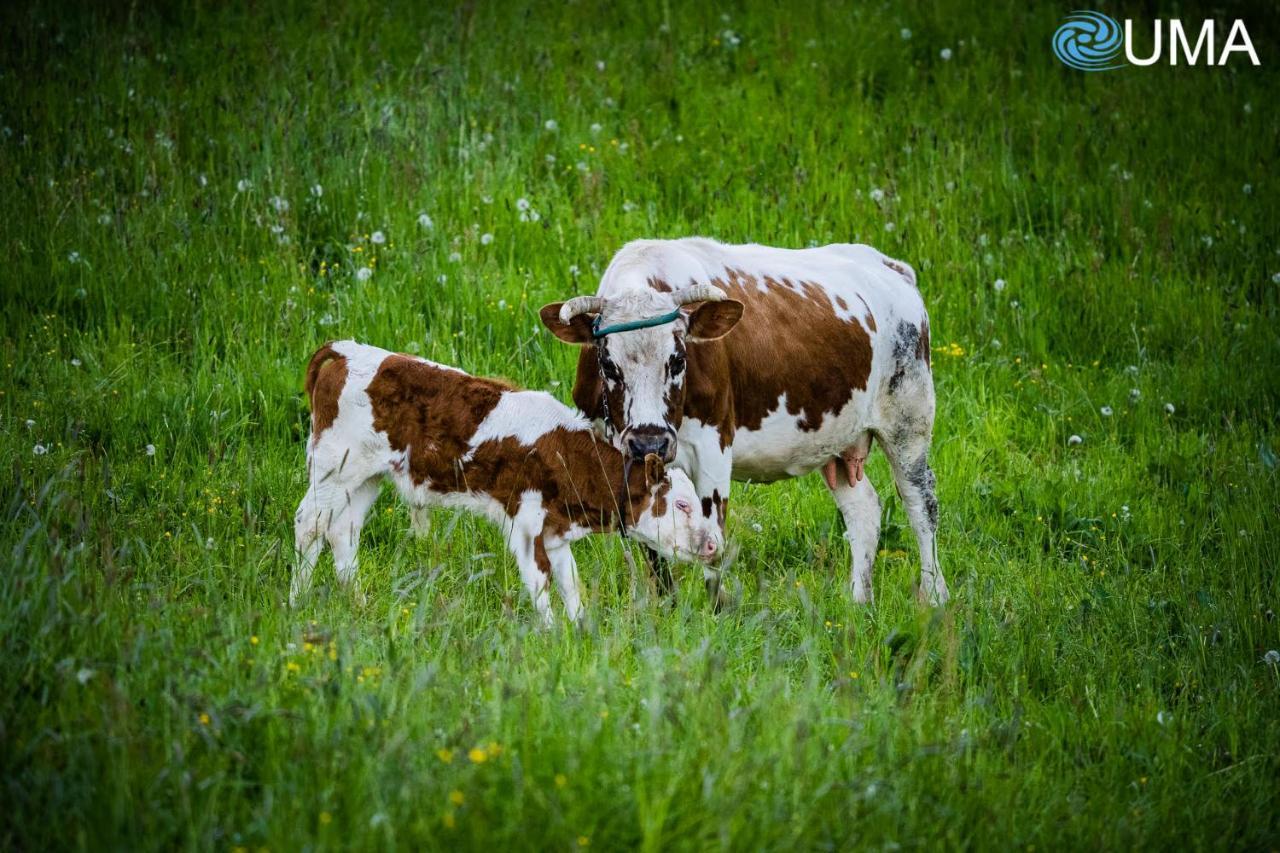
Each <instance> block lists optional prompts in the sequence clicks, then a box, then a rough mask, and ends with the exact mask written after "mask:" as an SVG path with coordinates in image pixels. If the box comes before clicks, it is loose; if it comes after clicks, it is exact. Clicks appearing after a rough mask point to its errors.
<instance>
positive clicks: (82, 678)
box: [76, 666, 97, 687]
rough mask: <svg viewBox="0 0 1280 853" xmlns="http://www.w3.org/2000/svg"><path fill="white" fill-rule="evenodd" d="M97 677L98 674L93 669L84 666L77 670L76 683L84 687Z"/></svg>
mask: <svg viewBox="0 0 1280 853" xmlns="http://www.w3.org/2000/svg"><path fill="white" fill-rule="evenodd" d="M95 675H97V673H96V672H94V671H93V670H92V669H89V667H87V666H82V667H80V668H79V669H78V670H76V681H77V682H78V683H79V684H80V685H81V686H82V687H83V686H84V685H86V684H88V683H89V682H90V681H91V680H93V677H94V676H95Z"/></svg>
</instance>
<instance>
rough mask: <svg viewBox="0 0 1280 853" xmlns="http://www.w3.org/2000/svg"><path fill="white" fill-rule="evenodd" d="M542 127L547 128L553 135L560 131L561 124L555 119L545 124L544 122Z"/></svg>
mask: <svg viewBox="0 0 1280 853" xmlns="http://www.w3.org/2000/svg"><path fill="white" fill-rule="evenodd" d="M542 126H543V127H545V128H546V129H547V130H549V131H551V132H552V133H555V132H556V131H557V130H559V129H560V125H559V123H557V122H556V120H555V119H553V118H549V119H547V120H546V121H545V122H543V125H542Z"/></svg>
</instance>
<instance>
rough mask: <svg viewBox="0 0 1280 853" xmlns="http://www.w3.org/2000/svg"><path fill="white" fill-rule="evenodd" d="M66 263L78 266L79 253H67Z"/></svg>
mask: <svg viewBox="0 0 1280 853" xmlns="http://www.w3.org/2000/svg"><path fill="white" fill-rule="evenodd" d="M67 263H69V264H78V263H80V253H79V252H67Z"/></svg>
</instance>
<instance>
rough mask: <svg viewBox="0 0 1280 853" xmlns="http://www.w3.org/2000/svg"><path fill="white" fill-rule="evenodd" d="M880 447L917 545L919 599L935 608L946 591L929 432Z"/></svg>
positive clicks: (945, 594) (892, 440)
mask: <svg viewBox="0 0 1280 853" xmlns="http://www.w3.org/2000/svg"><path fill="white" fill-rule="evenodd" d="M881 446H882V447H883V448H884V451H885V455H887V456H888V457H889V463H890V465H891V466H892V467H893V477H894V480H895V481H896V483H897V486H898V494H899V495H900V496H901V497H902V505H903V508H904V509H905V510H906V512H907V519H908V520H909V521H910V522H911V530H912V532H913V533H915V536H916V544H917V545H918V546H919V547H920V589H919V590H918V595H919V598H920V600H921V601H922V602H924V603H926V604H931V605H933V606H935V607H938V606H941V605H943V604H946V603H947V599H949V598H950V597H951V596H950V593H949V592H948V591H947V581H946V579H945V578H944V577H943V576H942V569H941V567H939V565H938V497H937V492H936V487H937V478H935V477H934V475H933V469H932V468H930V467H929V432H928V431H925V432H915V433H911V434H909V435H898V436H897V437H895V438H894V439H890V440H889V441H888V442H887V443H886V442H885V437H884V436H882V437H881Z"/></svg>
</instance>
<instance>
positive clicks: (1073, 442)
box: [1067, 435, 1084, 447]
mask: <svg viewBox="0 0 1280 853" xmlns="http://www.w3.org/2000/svg"><path fill="white" fill-rule="evenodd" d="M1081 444H1084V439H1083V438H1081V437H1080V436H1078V435H1073V436H1071V437H1070V438H1068V439H1067V447H1076V446H1078V445H1081Z"/></svg>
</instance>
